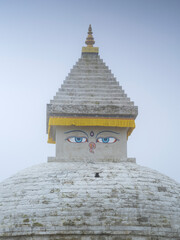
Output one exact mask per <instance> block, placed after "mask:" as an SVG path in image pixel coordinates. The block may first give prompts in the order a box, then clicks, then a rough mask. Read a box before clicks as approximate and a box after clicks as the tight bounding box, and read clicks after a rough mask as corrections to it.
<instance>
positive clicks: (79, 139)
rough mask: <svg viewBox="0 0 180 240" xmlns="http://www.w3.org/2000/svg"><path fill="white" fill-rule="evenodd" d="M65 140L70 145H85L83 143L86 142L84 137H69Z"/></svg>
mask: <svg viewBox="0 0 180 240" xmlns="http://www.w3.org/2000/svg"><path fill="white" fill-rule="evenodd" d="M66 140H67V141H68V142H71V143H85V142H88V139H87V138H86V137H69V138H67V139H66Z"/></svg>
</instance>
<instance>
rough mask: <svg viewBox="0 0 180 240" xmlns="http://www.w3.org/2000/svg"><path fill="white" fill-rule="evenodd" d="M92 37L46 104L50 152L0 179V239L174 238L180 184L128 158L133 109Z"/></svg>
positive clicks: (179, 232)
mask: <svg viewBox="0 0 180 240" xmlns="http://www.w3.org/2000/svg"><path fill="white" fill-rule="evenodd" d="M94 43H95V42H94V38H93V35H92V28H91V26H89V30H88V37H87V39H86V44H87V46H86V47H83V48H82V55H81V58H80V59H79V60H78V61H77V63H76V64H75V65H74V66H73V68H72V70H71V71H70V73H69V75H68V76H67V78H66V79H65V81H64V83H63V84H62V86H61V88H60V89H59V90H58V92H57V93H56V96H55V97H54V98H53V100H51V102H50V104H48V105H47V133H48V142H49V143H54V144H56V154H55V156H54V157H49V158H48V162H47V163H43V164H39V165H36V166H33V167H31V168H27V169H25V170H23V171H21V172H19V173H17V174H16V175H14V176H12V177H11V178H9V179H7V180H5V181H3V182H2V183H1V184H0V240H111V239H112V240H161V239H163V240H165V239H169V240H170V239H171V240H173V239H174V240H175V239H177V240H178V239H180V184H179V183H177V182H175V181H174V180H172V179H171V178H169V177H167V176H165V175H163V174H161V173H159V172H157V171H154V170H152V169H149V168H146V167H142V166H139V165H138V164H136V160H135V158H128V156H127V140H128V137H129V136H130V134H131V133H132V131H133V129H134V128H135V119H136V117H137V114H138V108H137V107H136V106H135V105H134V103H133V102H132V101H131V100H130V99H129V98H128V97H127V95H126V94H125V93H124V90H122V87H121V86H120V85H119V83H118V81H117V80H116V78H115V77H114V75H113V74H112V73H111V71H110V70H109V68H108V67H107V66H106V65H105V63H104V62H103V60H102V59H101V58H100V56H99V53H98V52H99V49H98V48H97V47H94V46H93V45H94Z"/></svg>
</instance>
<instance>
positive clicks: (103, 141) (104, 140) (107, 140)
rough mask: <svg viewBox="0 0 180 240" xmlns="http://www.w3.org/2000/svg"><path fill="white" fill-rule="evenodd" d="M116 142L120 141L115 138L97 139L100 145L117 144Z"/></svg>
mask: <svg viewBox="0 0 180 240" xmlns="http://www.w3.org/2000/svg"><path fill="white" fill-rule="evenodd" d="M116 141H118V139H117V138H114V137H99V138H97V139H96V142H99V143H115V142H116Z"/></svg>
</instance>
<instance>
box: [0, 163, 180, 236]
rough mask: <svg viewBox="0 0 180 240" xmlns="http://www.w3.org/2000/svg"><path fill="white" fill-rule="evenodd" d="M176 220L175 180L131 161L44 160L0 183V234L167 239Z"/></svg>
mask: <svg viewBox="0 0 180 240" xmlns="http://www.w3.org/2000/svg"><path fill="white" fill-rule="evenodd" d="M98 174H99V176H100V177H95V175H96V176H98ZM179 226H180V184H178V183H177V182H175V181H174V180H172V179H170V178H169V177H167V176H164V175H162V174H160V173H158V172H156V171H153V170H151V169H149V168H146V167H141V166H139V165H137V164H135V163H128V162H126V163H97V164H92V163H82V162H79V163H77V162H76V163H71V162H69V163H45V164H40V165H37V166H34V167H31V168H28V169H25V170H24V171H22V172H20V173H18V174H16V175H14V176H13V177H11V178H9V179H7V180H6V181H4V182H2V183H1V184H0V239H6V240H10V239H18V240H21V239H33V240H36V239H37V240H40V239H43V240H44V239H45V240H50V239H58V240H59V239H68V240H69V239H80V240H82V239H83V240H84V239H101V240H102V239H103V240H106V239H123V240H124V239H130V240H135V239H136V240H137V239H143V240H145V239H162V238H163V239H171V240H172V239H179V238H180V230H179ZM15 236H18V237H17V238H15ZM28 236H29V237H28ZM32 236H33V237H32ZM150 237H151V238H150Z"/></svg>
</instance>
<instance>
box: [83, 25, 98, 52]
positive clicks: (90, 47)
mask: <svg viewBox="0 0 180 240" xmlns="http://www.w3.org/2000/svg"><path fill="white" fill-rule="evenodd" d="M92 34H93V32H92V27H91V24H90V25H89V28H88V36H87V38H86V41H85V43H86V44H87V47H82V53H98V52H99V48H98V47H93V44H94V43H95V41H94V38H93V35H92Z"/></svg>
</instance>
